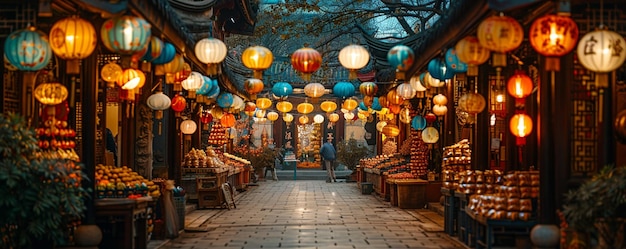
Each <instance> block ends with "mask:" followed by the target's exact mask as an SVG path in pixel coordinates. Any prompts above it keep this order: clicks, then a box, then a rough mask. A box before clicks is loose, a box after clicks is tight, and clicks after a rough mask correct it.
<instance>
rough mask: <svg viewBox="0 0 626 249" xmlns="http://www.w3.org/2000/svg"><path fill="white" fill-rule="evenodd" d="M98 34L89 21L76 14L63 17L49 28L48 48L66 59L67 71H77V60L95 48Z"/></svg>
mask: <svg viewBox="0 0 626 249" xmlns="http://www.w3.org/2000/svg"><path fill="white" fill-rule="evenodd" d="M97 43H98V36H97V35H96V29H95V28H94V27H93V25H91V23H90V22H88V21H86V20H85V19H82V18H80V17H78V16H71V17H67V18H63V19H61V20H59V21H57V22H56V23H54V25H52V28H51V29H50V48H51V49H52V51H53V52H54V54H56V55H57V56H59V57H60V58H61V59H64V60H67V67H68V69H71V70H69V71H68V72H71V73H78V72H79V67H78V66H79V65H78V60H82V59H84V58H86V57H87V56H89V55H91V53H92V52H93V51H94V49H96V44H97Z"/></svg>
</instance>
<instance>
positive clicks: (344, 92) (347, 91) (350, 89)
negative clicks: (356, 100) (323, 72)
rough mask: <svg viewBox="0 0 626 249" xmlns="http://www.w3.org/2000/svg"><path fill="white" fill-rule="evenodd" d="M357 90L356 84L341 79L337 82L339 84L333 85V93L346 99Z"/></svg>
mask: <svg viewBox="0 0 626 249" xmlns="http://www.w3.org/2000/svg"><path fill="white" fill-rule="evenodd" d="M355 90H356V89H355V88H354V85H352V83H350V82H344V81H340V82H337V84H335V86H334V87H333V95H335V96H336V97H338V98H344V99H345V98H349V97H352V96H354V91H355Z"/></svg>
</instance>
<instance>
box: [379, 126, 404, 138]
mask: <svg viewBox="0 0 626 249" xmlns="http://www.w3.org/2000/svg"><path fill="white" fill-rule="evenodd" d="M383 134H385V136H388V137H397V136H398V135H400V128H398V126H397V125H395V124H387V125H385V127H383Z"/></svg>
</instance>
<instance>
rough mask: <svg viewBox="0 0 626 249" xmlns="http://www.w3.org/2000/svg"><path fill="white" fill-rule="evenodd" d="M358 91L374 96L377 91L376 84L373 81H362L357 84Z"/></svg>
mask: <svg viewBox="0 0 626 249" xmlns="http://www.w3.org/2000/svg"><path fill="white" fill-rule="evenodd" d="M359 92H361V94H363V95H365V96H374V95H376V92H378V85H376V83H374V82H363V83H361V85H359Z"/></svg>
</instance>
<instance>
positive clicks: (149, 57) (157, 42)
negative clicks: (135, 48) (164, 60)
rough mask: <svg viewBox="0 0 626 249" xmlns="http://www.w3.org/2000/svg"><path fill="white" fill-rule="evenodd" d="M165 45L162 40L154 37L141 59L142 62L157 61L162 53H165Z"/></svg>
mask: <svg viewBox="0 0 626 249" xmlns="http://www.w3.org/2000/svg"><path fill="white" fill-rule="evenodd" d="M164 46H165V44H164V43H163V41H162V40H161V39H159V38H158V37H156V36H153V37H152V38H151V39H150V42H149V43H148V47H147V48H146V53H145V54H144V55H143V56H142V57H141V60H144V61H147V62H152V61H153V60H156V58H158V57H159V56H160V55H161V53H162V52H163V48H164Z"/></svg>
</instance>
